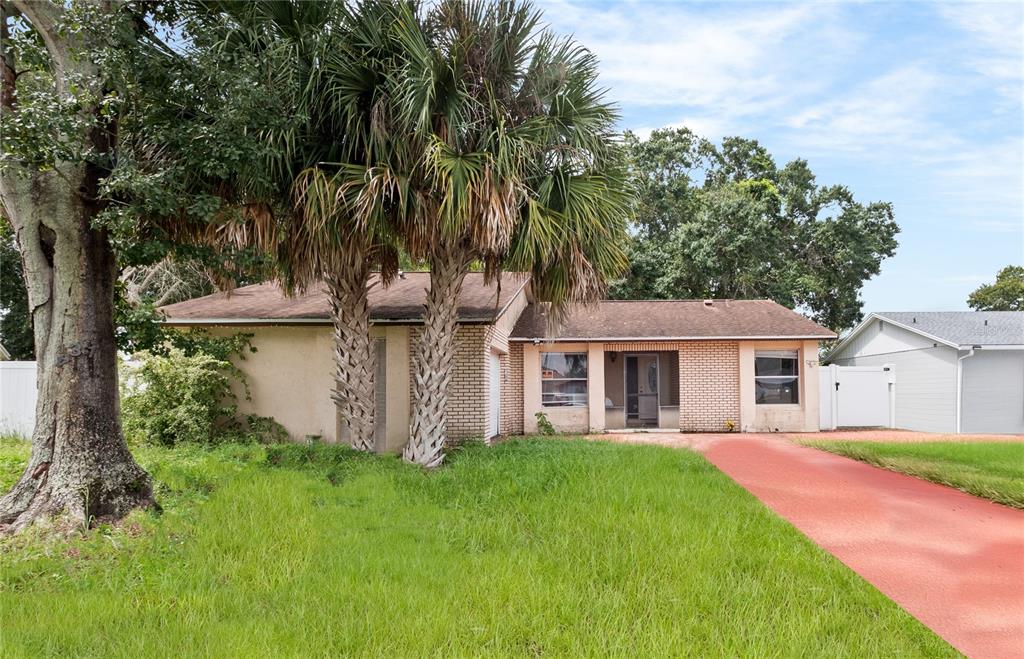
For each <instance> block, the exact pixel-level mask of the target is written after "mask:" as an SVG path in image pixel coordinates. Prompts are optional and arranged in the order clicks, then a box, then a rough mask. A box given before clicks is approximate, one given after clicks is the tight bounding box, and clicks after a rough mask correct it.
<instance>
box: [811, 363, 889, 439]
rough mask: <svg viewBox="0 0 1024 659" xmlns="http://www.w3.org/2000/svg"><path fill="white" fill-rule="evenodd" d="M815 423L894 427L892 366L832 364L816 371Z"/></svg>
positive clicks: (826, 426) (829, 427)
mask: <svg viewBox="0 0 1024 659" xmlns="http://www.w3.org/2000/svg"><path fill="white" fill-rule="evenodd" d="M818 383H819V386H820V387H821V395H820V396H819V397H818V400H819V402H820V403H819V404H820V408H821V409H820V418H819V425H820V427H821V429H822V430H835V429H836V428H867V427H882V428H895V427H896V369H895V367H894V366H892V365H886V366H836V365H835V364H832V365H830V366H827V367H825V368H822V369H821V370H820V371H819V372H818Z"/></svg>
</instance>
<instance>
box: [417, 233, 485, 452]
mask: <svg viewBox="0 0 1024 659" xmlns="http://www.w3.org/2000/svg"><path fill="white" fill-rule="evenodd" d="M471 263H472V256H471V254H470V250H468V249H465V247H464V246H463V245H461V244H454V245H452V244H449V245H439V246H438V247H436V248H435V249H434V251H433V254H432V255H431V258H430V290H428V291H427V307H426V312H425V315H424V317H423V332H422V334H420V337H419V341H418V342H417V343H416V348H415V352H414V356H413V359H414V375H413V393H412V419H411V421H410V424H409V443H408V444H407V445H406V447H405V450H404V451H403V452H402V457H404V458H405V459H406V460H407V461H409V462H412V463H413V464H418V465H421V466H423V467H427V468H433V467H436V466H438V465H440V464H441V462H442V461H443V460H444V448H445V446H446V444H447V442H448V385H449V384H450V382H451V374H452V367H453V365H454V362H455V329H456V322H457V321H458V311H459V293H460V291H461V290H462V283H463V282H464V281H465V279H466V274H467V273H468V272H469V266H470V264H471Z"/></svg>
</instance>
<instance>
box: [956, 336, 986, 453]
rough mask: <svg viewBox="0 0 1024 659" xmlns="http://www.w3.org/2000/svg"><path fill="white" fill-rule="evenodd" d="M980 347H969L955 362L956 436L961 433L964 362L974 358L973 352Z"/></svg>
mask: <svg viewBox="0 0 1024 659" xmlns="http://www.w3.org/2000/svg"><path fill="white" fill-rule="evenodd" d="M977 348H981V346H971V347H970V349H969V350H968V351H967V354H966V355H964V356H963V357H958V358H957V360H956V434H958V435H959V434H960V433H962V432H963V428H962V426H963V409H964V360H965V359H967V358H968V357H973V356H974V351H975V349H977Z"/></svg>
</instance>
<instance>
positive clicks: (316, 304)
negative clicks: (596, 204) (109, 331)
mask: <svg viewBox="0 0 1024 659" xmlns="http://www.w3.org/2000/svg"><path fill="white" fill-rule="evenodd" d="M526 281H527V278H526V277H525V276H524V275H522V274H520V273H505V274H504V275H502V278H501V286H500V289H501V290H500V291H499V290H498V289H499V286H498V283H497V282H490V283H488V284H485V283H484V276H483V273H479V272H471V273H469V274H468V275H466V280H465V282H464V283H463V285H462V292H461V293H460V294H459V321H460V322H465V323H474V322H476V323H487V322H493V321H494V320H495V318H496V317H497V316H498V315H500V313H501V312H502V311H503V310H504V309H505V307H506V306H507V305H508V303H509V302H510V301H511V300H512V298H513V297H515V296H516V294H517V293H518V292H519V291H520V290H522V288H523V286H525V285H526ZM429 287H430V273H427V272H407V273H404V277H403V278H398V279H395V281H394V282H393V283H392V284H391V285H390V286H388V287H387V288H382V287H381V286H373V288H372V289H371V290H370V295H369V302H370V320H371V321H375V322H398V323H401V322H405V323H409V324H415V323H418V322H422V318H423V312H424V309H425V304H426V299H427V289H428V288H429ZM160 311H161V312H163V314H164V317H165V322H166V323H167V324H169V325H194V324H232V323H234V324H251V323H259V324H288V323H306V324H317V323H321V324H324V323H328V322H330V311H331V305H330V301H329V300H328V298H327V292H326V290H325V288H324V287H317V288H315V289H313V290H309V291H307V292H306V293H304V294H301V295H296V296H294V297H289V296H287V295H285V293H284V291H283V290H282V289H281V287H280V286H278V285H277V284H275V283H269V282H268V283H263V284H253V285H251V286H242V287H240V288H236V289H234V290H233V291H230V292H223V293H214V294H213V295H207V296H205V297H200V298H195V299H193V300H185V301H184V302H177V303H175V304H168V305H166V306H163V307H160Z"/></svg>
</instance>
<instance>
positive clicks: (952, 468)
mask: <svg viewBox="0 0 1024 659" xmlns="http://www.w3.org/2000/svg"><path fill="white" fill-rule="evenodd" d="M804 443H805V444H807V445H808V446H814V447H816V448H820V449H823V450H825V451H829V452H832V453H837V454H839V455H845V456H846V457H849V458H853V459H855V460H861V461H863V462H867V463H869V464H873V465H875V466H877V467H882V468H884V469H890V470H892V471H898V472H900V473H903V474H909V475H910V476H916V477H918V478H923V479H925V480H929V481H932V482H933V483H939V484H941V485H948V486H950V487H955V488H957V489H958V490H963V491H964V492H967V493H968V494H973V495H975V496H979V497H984V498H986V499H990V500H992V501H995V502H997V503H1002V504H1005V505H1007V506H1013V507H1014V508H1024V442H893V443H884V442H849V441H832V442H829V441H808V442H804Z"/></svg>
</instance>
